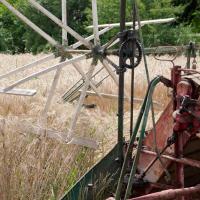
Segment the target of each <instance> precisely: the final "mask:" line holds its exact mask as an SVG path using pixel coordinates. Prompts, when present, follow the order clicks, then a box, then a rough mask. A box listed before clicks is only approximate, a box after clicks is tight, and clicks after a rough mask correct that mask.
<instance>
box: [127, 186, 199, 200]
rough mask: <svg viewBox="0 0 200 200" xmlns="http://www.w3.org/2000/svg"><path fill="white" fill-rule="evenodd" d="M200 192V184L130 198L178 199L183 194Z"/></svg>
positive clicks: (138, 199) (140, 199) (142, 199)
mask: <svg viewBox="0 0 200 200" xmlns="http://www.w3.org/2000/svg"><path fill="white" fill-rule="evenodd" d="M197 192H200V185H196V186H195V187H189V188H181V189H169V190H164V191H161V192H156V193H152V194H148V195H144V196H141V197H136V198H132V199H130V200H167V199H176V198H177V197H181V196H188V195H192V194H194V193H197Z"/></svg>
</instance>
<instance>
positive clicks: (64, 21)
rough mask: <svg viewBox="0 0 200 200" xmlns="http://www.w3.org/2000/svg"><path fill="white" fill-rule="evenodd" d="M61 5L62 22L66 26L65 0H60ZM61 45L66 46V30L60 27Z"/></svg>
mask: <svg viewBox="0 0 200 200" xmlns="http://www.w3.org/2000/svg"><path fill="white" fill-rule="evenodd" d="M61 5H62V23H63V25H64V26H67V0H61ZM62 45H67V46H68V38H67V31H66V30H65V29H64V28H62Z"/></svg>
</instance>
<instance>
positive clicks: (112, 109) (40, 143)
mask: <svg viewBox="0 0 200 200" xmlns="http://www.w3.org/2000/svg"><path fill="white" fill-rule="evenodd" d="M44 56H46V55H43V54H40V55H37V56H33V55H31V54H23V55H12V56H11V55H4V54H1V55H0V74H3V73H5V72H7V71H10V70H13V69H14V68H17V67H20V66H22V65H24V64H26V63H29V62H32V61H34V60H36V59H38V58H41V57H44ZM112 59H114V60H115V58H112ZM115 61H116V60H115ZM58 62H59V60H58V59H57V60H55V61H52V62H48V63H46V64H44V65H40V66H36V67H34V68H31V69H28V70H26V71H24V72H21V73H19V74H17V75H12V76H10V77H9V78H8V79H2V80H0V87H4V86H6V85H9V83H12V82H14V81H15V80H17V79H19V78H22V77H24V76H25V75H28V74H30V73H33V72H34V71H36V70H39V69H44V68H46V67H48V66H50V65H53V64H56V63H58ZM90 63H91V60H87V61H82V62H81V63H80V64H81V66H82V67H83V70H84V71H87V69H88V66H89V65H90ZM148 63H149V72H150V77H151V78H152V77H154V76H156V75H158V74H162V75H165V76H167V77H169V74H170V67H171V64H169V63H165V62H160V61H156V60H155V59H154V58H152V57H148ZM176 63H178V64H179V65H183V66H184V65H185V59H184V58H183V57H179V58H178V59H177V61H176ZM98 67H100V66H97V68H98ZM54 73H55V72H51V73H49V74H46V75H43V76H41V77H39V78H35V79H33V80H31V81H29V82H27V83H25V84H23V85H21V86H20V88H29V89H37V94H36V95H35V96H34V97H20V96H12V95H3V94H0V199H1V200H15V199H16V200H17V199H21V200H23V199H26V200H27V199H28V200H33V199H34V200H42V199H45V200H46V199H51V200H54V199H58V198H59V197H61V196H62V194H63V193H64V192H65V191H66V190H67V189H68V188H69V187H70V186H72V184H74V183H75V181H76V180H77V179H78V178H79V177H80V176H81V175H83V174H84V173H85V172H86V171H87V170H88V168H89V167H91V166H92V165H93V164H94V163H95V162H97V161H98V160H99V159H100V158H102V156H104V155H105V153H106V152H107V151H108V150H109V149H111V148H112V146H113V145H114V144H115V142H116V138H117V118H116V113H117V110H116V109H117V102H116V100H106V99H105V100H103V101H102V100H100V99H97V98H95V97H89V98H88V99H87V100H86V103H95V104H97V107H96V108H95V109H92V110H88V109H86V108H83V109H82V112H81V115H80V117H79V120H78V123H77V127H76V130H75V134H76V135H78V136H83V137H89V138H93V139H95V140H97V141H98V142H99V148H98V150H92V149H89V148H86V147H81V146H76V145H67V144H66V143H64V142H63V141H60V140H59V138H56V137H55V138H54V139H52V138H48V137H47V136H46V135H45V134H42V135H38V134H36V130H39V129H40V128H45V129H51V130H54V131H55V132H56V131H58V132H62V133H67V130H68V128H69V124H70V121H71V117H72V113H73V111H74V107H75V103H76V102H75V103H74V104H69V103H65V104H64V103H63V102H62V101H61V96H62V94H63V93H64V92H65V91H66V90H67V89H68V88H70V86H72V85H73V83H75V82H76V81H77V80H79V78H80V75H79V74H78V72H76V70H75V69H74V68H73V66H71V65H69V66H66V67H65V68H64V69H63V71H62V76H61V78H60V81H59V84H58V87H57V89H56V94H55V97H54V100H53V103H52V105H51V108H50V110H49V112H48V119H47V127H42V126H43V125H42V124H40V123H39V117H40V114H41V112H42V110H43V106H44V104H45V101H46V99H47V95H48V91H49V89H50V83H51V82H52V79H53V76H54ZM104 74H105V72H103V73H102V75H101V76H103V75H104ZM125 80H126V90H127V91H128V92H129V90H130V86H129V82H130V71H128V72H127V73H126V77H125ZM146 87H147V81H146V76H145V70H144V65H143V63H142V64H141V65H140V66H139V67H137V68H136V70H135V97H137V98H143V96H144V95H145V90H146ZM99 91H101V92H104V93H111V94H117V87H116V86H115V84H114V82H113V81H112V80H111V79H110V78H109V79H107V80H106V81H105V82H104V83H103V84H102V86H100V88H99ZM168 100H169V98H168V97H167V90H166V89H165V88H164V87H163V86H159V87H158V88H157V90H156V91H155V95H154V101H157V102H158V104H159V105H158V106H157V109H156V110H157V112H156V113H159V112H160V111H162V109H163V108H164V106H165V104H166V103H167V102H168ZM135 108H136V111H135V112H134V117H135V118H136V117H137V109H139V104H135ZM128 110H129V105H128V103H126V113H125V133H126V135H128V130H129V127H128V117H129V112H128ZM150 124H151V123H149V127H150Z"/></svg>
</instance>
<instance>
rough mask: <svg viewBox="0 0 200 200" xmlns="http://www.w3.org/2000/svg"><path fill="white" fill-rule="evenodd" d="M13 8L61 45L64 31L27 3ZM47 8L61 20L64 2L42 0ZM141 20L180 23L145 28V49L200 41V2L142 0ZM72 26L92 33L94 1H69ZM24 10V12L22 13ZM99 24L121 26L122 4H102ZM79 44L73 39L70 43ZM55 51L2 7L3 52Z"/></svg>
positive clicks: (105, 0) (16, 0)
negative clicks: (92, 4)
mask: <svg viewBox="0 0 200 200" xmlns="http://www.w3.org/2000/svg"><path fill="white" fill-rule="evenodd" d="M9 2H10V3H12V5H14V6H15V7H16V8H18V9H19V10H20V11H21V12H23V14H25V15H26V16H28V18H30V19H31V20H32V21H33V22H34V23H36V24H37V25H39V27H41V28H42V29H43V30H44V31H46V32H47V33H48V34H49V35H51V36H52V37H54V38H55V39H57V40H58V41H59V42H61V29H59V28H57V26H56V25H55V24H54V23H53V22H51V21H50V20H49V19H48V18H47V17H45V16H44V15H43V14H41V13H40V12H38V11H36V10H35V9H34V8H33V7H31V6H30V5H28V3H27V0H9ZM38 2H39V3H41V4H42V5H43V6H44V7H45V8H47V9H48V10H49V11H51V12H52V13H53V14H54V15H56V16H57V17H59V18H61V0H51V1H50V0H38ZM131 4H132V0H127V5H128V6H127V21H131V16H132V11H131V10H132V9H131V8H132V5H131ZM138 4H139V9H140V15H141V20H147V19H159V18H167V17H176V18H177V22H176V23H173V24H165V25H148V26H145V27H143V34H144V40H145V46H148V47H150V46H157V45H169V44H171V45H178V44H185V43H188V42H189V41H190V40H193V41H197V42H198V41H199V39H200V38H199V36H198V35H197V34H195V33H199V32H200V2H199V0H138ZM67 7H68V23H69V26H70V27H72V28H73V29H75V30H76V31H77V32H79V33H80V34H81V35H83V36H87V35H89V34H90V33H91V30H88V29H87V28H86V26H87V25H90V24H91V23H92V18H91V0H76V1H75V0H68V6H67ZM22 8H23V9H22ZM98 11H99V23H101V24H102V23H116V22H119V0H112V1H111V0H98ZM118 31H119V30H118V29H115V30H113V31H110V32H109V33H107V34H106V35H105V36H103V37H102V42H103V43H104V42H106V41H107V40H108V39H110V38H111V37H112V36H113V35H114V34H116V33H117V32H118ZM74 41H75V40H74V38H72V37H71V36H69V43H70V44H71V43H73V42H74ZM51 49H52V47H51V46H50V45H49V44H48V43H47V42H46V41H45V40H44V39H43V38H41V37H40V36H39V35H38V34H36V33H35V32H34V31H32V29H30V28H28V27H27V26H26V25H25V24H23V22H21V21H20V20H18V19H17V18H16V17H15V16H14V15H13V14H11V13H10V11H8V10H7V9H6V8H5V7H4V6H2V5H0V51H1V52H8V53H13V54H14V53H24V52H33V53H37V52H40V51H50V50H51Z"/></svg>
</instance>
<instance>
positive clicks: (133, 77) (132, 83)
mask: <svg viewBox="0 0 200 200" xmlns="http://www.w3.org/2000/svg"><path fill="white" fill-rule="evenodd" d="M132 7H133V8H132V10H133V13H132V14H133V31H134V34H135V30H136V29H135V24H136V11H135V2H134V1H133V5H132ZM135 43H136V39H134V41H133V59H131V65H132V66H134V64H135V52H136V49H135ZM134 79H135V69H134V68H133V69H132V71H131V102H130V108H131V109H130V138H131V135H132V133H133V114H134V113H133V112H134V111H133V109H134V102H133V100H134V82H135V80H134Z"/></svg>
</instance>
